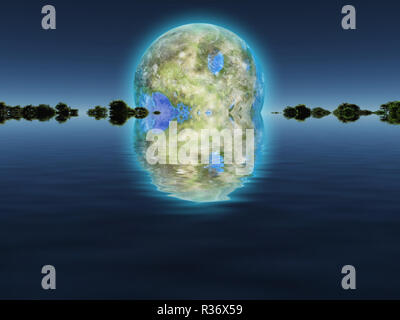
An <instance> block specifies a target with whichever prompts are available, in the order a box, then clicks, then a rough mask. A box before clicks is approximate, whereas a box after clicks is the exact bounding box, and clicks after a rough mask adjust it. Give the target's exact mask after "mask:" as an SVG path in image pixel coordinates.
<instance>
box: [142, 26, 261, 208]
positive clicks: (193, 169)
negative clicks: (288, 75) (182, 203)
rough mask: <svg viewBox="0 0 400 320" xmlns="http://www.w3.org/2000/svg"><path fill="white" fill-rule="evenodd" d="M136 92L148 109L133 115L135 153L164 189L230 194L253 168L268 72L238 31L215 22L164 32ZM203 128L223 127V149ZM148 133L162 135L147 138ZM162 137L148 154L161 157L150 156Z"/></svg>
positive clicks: (209, 196)
mask: <svg viewBox="0 0 400 320" xmlns="http://www.w3.org/2000/svg"><path fill="white" fill-rule="evenodd" d="M134 94H135V102H136V105H138V106H141V107H144V108H146V109H147V110H148V111H149V115H148V116H147V117H146V118H145V119H140V120H136V123H135V135H136V139H135V146H136V148H137V154H138V158H139V161H140V163H141V165H142V166H143V167H144V168H145V170H147V171H148V172H149V173H150V176H151V178H152V182H153V183H154V184H155V185H156V187H157V188H158V189H159V190H160V191H163V192H166V193H168V194H169V195H171V196H174V197H177V198H179V199H183V200H189V201H195V202H204V201H222V200H228V199H229V197H228V195H229V194H230V193H231V192H233V191H234V190H236V189H237V188H238V187H241V186H242V185H243V183H244V181H245V179H246V177H248V176H250V175H251V174H252V172H253V170H254V149H257V147H258V146H259V145H260V143H261V130H260V129H261V128H260V127H261V126H262V121H261V116H260V112H261V109H262V106H263V100H264V78H263V73H262V71H261V70H260V66H259V65H258V64H257V62H256V59H255V57H254V55H253V52H252V50H251V49H250V48H249V46H248V45H247V44H246V42H245V41H244V40H242V39H241V38H239V37H238V36H237V35H236V34H234V33H232V32H231V31H229V30H227V29H224V28H221V27H218V26H215V25H210V24H189V25H183V26H180V27H178V28H175V29H172V30H170V31H168V32H166V33H165V34H163V35H162V36H161V37H159V38H158V39H156V40H155V41H154V42H153V43H152V44H151V46H150V47H149V48H148V49H147V50H146V52H145V53H144V55H143V57H142V59H141V61H140V63H139V65H138V67H137V70H136V73H135V82H134ZM172 127H173V129H174V130H173V132H172V131H171V130H172ZM185 130H186V131H185ZM207 130H208V131H207ZM182 132H184V133H182ZM189 132H190V134H189ZM204 132H212V133H213V134H214V136H215V134H216V135H217V136H218V134H220V138H217V140H218V139H220V140H219V143H217V144H219V146H220V148H219V149H218V148H216V146H215V145H214V143H213V138H212V137H211V138H210V139H208V138H205V140H202V139H201V137H202V136H203V133H204ZM240 132H241V133H242V135H241V136H240V137H239V133H240ZM150 133H153V136H154V134H161V135H164V137H159V138H158V139H154V137H153V138H149V136H150ZM180 133H182V135H180ZM230 133H232V135H231V138H230V137H229V135H230ZM252 135H253V137H254V139H255V141H254V139H253V141H251V139H252V138H251V136H252ZM157 140H158V142H160V141H161V142H162V141H164V142H166V147H165V148H161V149H160V148H159V149H158V150H157V152H154V154H153V155H152V156H150V158H151V157H153V158H152V159H153V160H154V157H155V156H156V155H158V157H160V159H162V160H163V161H151V160H149V150H150V149H151V148H152V150H153V149H155V148H154V144H155V141H157ZM206 141H208V142H209V143H208V144H207V143H206V144H204V142H206ZM152 145H153V147H152ZM252 145H253V146H254V147H255V148H253V149H252ZM230 147H231V148H233V150H231V151H230V149H229V148H230ZM239 147H240V148H239ZM149 148H150V149H149ZM174 148H175V149H174ZM182 148H186V149H185V150H183V151H182V150H181V149H182ZM196 148H197V150H198V152H197V154H196V152H195V150H196ZM172 149H173V150H172ZM251 149H252V150H251ZM171 150H172V151H173V152H175V150H176V151H177V153H178V155H177V156H176V155H174V153H173V152H172V151H171ZM251 153H253V154H251ZM180 156H182V157H181V158H184V159H186V160H187V159H188V158H190V159H189V160H190V161H189V163H188V161H183V160H182V159H181V158H180ZM160 159H158V160H160ZM205 159H206V160H208V159H209V163H205V162H204V160H205ZM197 160H198V161H197Z"/></svg>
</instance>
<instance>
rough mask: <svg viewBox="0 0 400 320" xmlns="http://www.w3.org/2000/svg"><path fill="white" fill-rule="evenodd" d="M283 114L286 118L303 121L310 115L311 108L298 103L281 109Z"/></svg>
mask: <svg viewBox="0 0 400 320" xmlns="http://www.w3.org/2000/svg"><path fill="white" fill-rule="evenodd" d="M283 116H284V117H285V118H286V119H296V120H297V121H304V120H305V119H307V118H309V117H310V116H311V109H310V108H307V107H306V106H305V105H304V104H299V105H297V106H296V107H294V108H293V107H286V108H285V109H284V110H283Z"/></svg>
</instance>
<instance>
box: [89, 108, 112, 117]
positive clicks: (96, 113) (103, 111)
mask: <svg viewBox="0 0 400 320" xmlns="http://www.w3.org/2000/svg"><path fill="white" fill-rule="evenodd" d="M87 114H88V116H89V117H94V118H95V119H96V120H100V119H105V118H107V114H108V110H107V108H105V107H101V106H96V107H94V108H93V109H89V110H88V112H87Z"/></svg>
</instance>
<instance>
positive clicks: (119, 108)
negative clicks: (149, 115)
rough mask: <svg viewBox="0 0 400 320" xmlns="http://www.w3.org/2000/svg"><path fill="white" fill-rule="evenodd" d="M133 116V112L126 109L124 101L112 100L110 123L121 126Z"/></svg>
mask: <svg viewBox="0 0 400 320" xmlns="http://www.w3.org/2000/svg"><path fill="white" fill-rule="evenodd" d="M134 116H135V110H133V109H131V108H129V107H128V105H127V104H126V103H125V101H122V100H114V101H112V102H111V103H110V123H111V124H112V125H116V126H122V125H123V124H125V123H126V121H128V119H129V118H131V117H134Z"/></svg>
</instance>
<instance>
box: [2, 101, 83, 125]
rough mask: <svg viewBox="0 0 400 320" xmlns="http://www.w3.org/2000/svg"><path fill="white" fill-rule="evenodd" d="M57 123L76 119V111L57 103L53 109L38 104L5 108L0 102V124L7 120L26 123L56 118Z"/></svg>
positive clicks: (46, 105)
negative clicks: (22, 120) (25, 121)
mask: <svg viewBox="0 0 400 320" xmlns="http://www.w3.org/2000/svg"><path fill="white" fill-rule="evenodd" d="M56 115H57V117H56V120H57V121H59V122H65V121H67V120H68V119H69V118H70V117H77V116H78V110H77V109H71V108H70V107H68V106H67V105H66V104H65V103H59V104H58V105H57V106H56V109H53V108H52V107H50V106H49V105H48V104H40V105H38V106H33V105H27V106H25V107H23V108H21V107H20V106H15V107H12V106H7V105H6V104H5V103H4V102H0V123H5V122H6V121H7V120H20V119H22V118H23V119H25V120H27V121H32V120H39V121H48V120H50V119H52V118H53V117H54V116H56Z"/></svg>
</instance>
